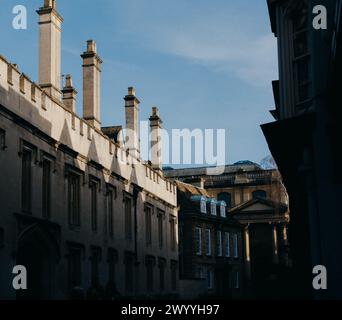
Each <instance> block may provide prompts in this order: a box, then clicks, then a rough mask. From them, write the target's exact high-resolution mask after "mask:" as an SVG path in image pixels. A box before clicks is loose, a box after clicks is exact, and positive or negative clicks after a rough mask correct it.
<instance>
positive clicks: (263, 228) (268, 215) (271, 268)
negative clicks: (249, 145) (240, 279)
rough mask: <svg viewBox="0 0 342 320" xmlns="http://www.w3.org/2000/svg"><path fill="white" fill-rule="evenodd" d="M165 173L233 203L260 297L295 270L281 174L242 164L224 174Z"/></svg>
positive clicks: (249, 279)
mask: <svg viewBox="0 0 342 320" xmlns="http://www.w3.org/2000/svg"><path fill="white" fill-rule="evenodd" d="M165 175H166V176H168V177H170V178H173V179H177V180H180V181H182V182H184V183H189V184H193V185H196V186H198V187H201V188H203V189H204V190H205V192H206V193H207V194H208V195H209V197H211V198H214V199H217V200H218V201H224V202H225V203H226V204H227V209H228V216H231V217H233V218H235V219H236V220H237V221H239V222H240V224H241V225H243V226H244V231H243V234H244V235H243V240H244V241H243V243H244V250H243V252H244V255H245V274H246V285H247V286H248V287H250V288H251V289H253V290H254V291H253V292H255V294H257V295H258V296H259V297H260V296H261V295H262V294H264V293H265V294H266V292H263V291H264V289H265V288H266V284H267V283H268V282H270V280H271V279H273V278H275V277H279V273H280V272H281V271H280V270H281V269H282V268H287V267H289V266H290V259H289V243H288V239H287V229H288V225H289V221H290V219H289V205H288V196H287V193H286V189H285V187H284V185H283V184H282V180H281V177H280V174H279V172H278V171H277V170H264V169H262V168H261V167H260V166H259V165H257V164H254V163H252V162H249V161H242V162H239V163H236V164H234V165H228V166H226V167H225V169H224V173H223V174H220V175H208V174H207V168H194V169H178V170H168V171H166V172H165Z"/></svg>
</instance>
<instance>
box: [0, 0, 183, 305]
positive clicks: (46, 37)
mask: <svg viewBox="0 0 342 320" xmlns="http://www.w3.org/2000/svg"><path fill="white" fill-rule="evenodd" d="M37 12H38V14H39V17H40V22H39V25H40V42H39V47H40V64H39V82H40V84H39V85H38V84H36V83H34V82H33V81H31V80H30V79H29V77H28V76H26V75H25V74H23V73H21V72H20V71H19V69H18V67H17V65H14V64H12V63H10V62H9V61H8V60H7V59H6V58H4V57H2V56H0V170H1V177H0V180H1V183H0V203H1V206H0V261H1V264H0V298H2V299H15V298H20V299H21V298H22V299H30V298H37V299H68V298H82V297H84V296H86V295H87V296H88V297H89V298H90V299H98V298H108V299H111V298H114V297H117V296H118V295H121V296H130V297H140V296H141V297H146V296H166V295H168V296H170V295H177V293H178V233H177V225H178V217H177V214H178V213H177V187H176V185H175V184H174V183H172V182H170V181H169V180H168V179H166V178H165V177H164V176H163V174H162V172H161V171H160V170H158V167H159V163H160V159H159V158H158V155H159V153H158V154H157V155H155V156H154V158H153V159H154V160H155V161H156V163H152V164H150V163H146V162H145V161H143V160H142V159H141V158H140V152H139V148H140V147H139V137H138V131H137V130H138V121H139V113H138V112H139V100H138V99H137V97H136V94H135V90H134V89H133V88H129V89H128V94H127V96H125V98H124V100H125V113H126V128H130V129H131V131H132V132H131V134H132V136H133V138H134V139H129V137H124V136H123V132H122V127H121V126H113V127H110V128H103V130H102V128H101V118H100V114H101V109H100V108H101V103H100V76H101V63H102V60H101V59H100V57H99V55H98V52H97V48H96V44H95V42H94V41H92V40H90V41H88V42H87V45H86V50H85V52H84V53H83V54H82V56H81V57H82V64H83V117H82V118H81V117H79V116H78V115H77V114H76V113H75V110H76V100H77V91H76V89H75V88H74V87H73V83H72V77H71V75H67V76H66V81H65V84H64V87H63V88H62V85H61V70H60V65H61V64H60V60H61V53H60V41H61V23H62V21H63V19H62V18H61V16H60V15H59V14H58V12H57V7H56V1H53V0H50V1H49V0H46V1H44V5H43V7H42V8H40V9H39V10H38V11H37ZM80 62H81V61H80ZM156 115H158V118H159V111H158V109H157V108H153V112H152V116H151V118H152V119H153V121H151V130H152V131H153V128H154V127H155V121H156ZM128 141H129V142H128ZM156 143H157V146H158V144H160V141H159V139H158V140H157V142H155V141H152V142H151V144H152V145H153V146H155V145H156ZM159 147H160V146H159ZM15 265H23V266H25V267H26V268H27V272H28V290H26V291H20V292H16V291H15V290H14V288H13V287H12V280H13V277H14V275H13V274H12V269H13V267H14V266H15Z"/></svg>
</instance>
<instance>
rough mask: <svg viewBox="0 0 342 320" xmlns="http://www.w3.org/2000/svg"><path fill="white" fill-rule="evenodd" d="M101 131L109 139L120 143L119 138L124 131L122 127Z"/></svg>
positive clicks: (106, 128)
mask: <svg viewBox="0 0 342 320" xmlns="http://www.w3.org/2000/svg"><path fill="white" fill-rule="evenodd" d="M101 130H102V132H103V134H105V135H106V136H107V137H108V138H109V139H111V140H114V141H115V142H118V137H119V133H120V132H121V131H122V126H112V127H103V128H101Z"/></svg>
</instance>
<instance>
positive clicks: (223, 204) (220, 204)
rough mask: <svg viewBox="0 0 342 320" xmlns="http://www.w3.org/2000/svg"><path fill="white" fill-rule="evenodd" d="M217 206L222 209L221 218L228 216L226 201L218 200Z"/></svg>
mask: <svg viewBox="0 0 342 320" xmlns="http://www.w3.org/2000/svg"><path fill="white" fill-rule="evenodd" d="M217 206H218V208H219V210H220V216H221V218H226V210H227V204H226V203H225V202H224V201H218V202H217Z"/></svg>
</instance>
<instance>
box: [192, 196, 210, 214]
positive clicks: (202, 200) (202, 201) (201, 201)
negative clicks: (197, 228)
mask: <svg viewBox="0 0 342 320" xmlns="http://www.w3.org/2000/svg"><path fill="white" fill-rule="evenodd" d="M191 201H193V202H197V203H198V207H199V209H200V211H201V213H204V214H206V213H207V198H206V197H204V196H192V197H191Z"/></svg>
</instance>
